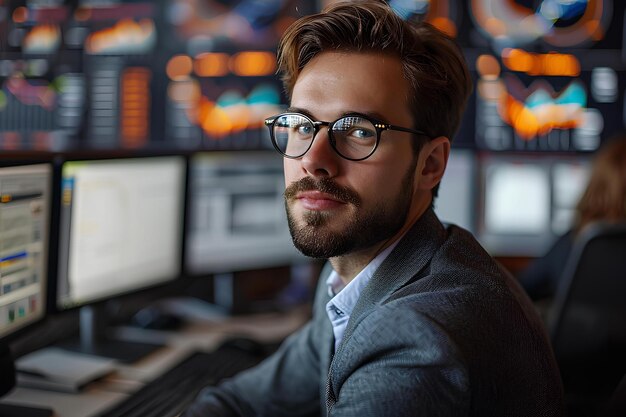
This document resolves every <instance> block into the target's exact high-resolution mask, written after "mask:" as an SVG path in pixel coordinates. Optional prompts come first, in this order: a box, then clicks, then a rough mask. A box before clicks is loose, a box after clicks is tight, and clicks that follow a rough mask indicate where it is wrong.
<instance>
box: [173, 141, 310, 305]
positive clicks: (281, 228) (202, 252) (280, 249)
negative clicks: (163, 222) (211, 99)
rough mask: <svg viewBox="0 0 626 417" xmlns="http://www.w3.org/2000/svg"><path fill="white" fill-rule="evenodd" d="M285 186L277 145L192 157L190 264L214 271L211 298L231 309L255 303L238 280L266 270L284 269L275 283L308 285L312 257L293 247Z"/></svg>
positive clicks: (193, 272)
mask: <svg viewBox="0 0 626 417" xmlns="http://www.w3.org/2000/svg"><path fill="white" fill-rule="evenodd" d="M284 189H285V180H284V175H283V158H282V157H281V156H280V155H278V154H277V153H276V152H273V151H258V152H252V151H248V152H243V151H238V152H198V153H196V154H194V155H193V157H192V158H191V160H190V170H189V200H188V204H189V216H188V228H187V235H186V243H185V270H186V273H187V275H190V276H204V275H206V276H209V275H211V276H212V278H213V280H212V283H213V302H214V303H215V304H216V305H218V306H220V307H222V308H223V309H225V310H227V311H236V310H238V308H239V307H241V308H239V309H243V310H246V308H248V307H250V306H251V304H253V302H252V300H250V299H247V298H246V296H244V295H241V297H239V296H238V295H237V294H239V293H240V291H238V288H240V287H238V286H239V285H240V284H241V285H244V284H243V283H244V281H245V280H244V279H243V276H244V275H245V276H249V275H253V276H255V277H256V276H263V273H262V272H261V271H266V270H268V269H269V268H274V269H278V270H280V273H277V272H276V271H275V272H272V273H273V274H275V275H274V279H273V281H274V282H275V283H276V282H281V281H284V282H283V284H284V285H287V286H288V288H289V291H291V290H294V291H295V292H298V293H305V292H306V291H308V289H307V288H308V287H307V285H305V284H303V283H302V282H300V278H299V277H300V276H302V275H303V274H302V273H301V272H300V271H301V270H302V269H306V266H307V262H308V260H307V258H305V257H304V256H303V255H302V254H301V253H300V252H298V251H297V250H296V249H295V247H294V246H293V243H292V240H291V235H290V233H289V226H288V224H287V216H286V212H285V203H284V198H283V191H284ZM278 275H280V277H279V276H278ZM239 278H241V279H239ZM253 280H256V278H253ZM302 281H304V280H302ZM246 282H247V281H246ZM307 284H308V283H307ZM274 289H275V290H276V291H278V290H280V289H279V288H276V287H274ZM283 289H285V290H287V288H283ZM243 292H245V291H243ZM242 297H243V298H242ZM266 297H270V294H269V292H268V293H266ZM238 306H239V307H238Z"/></svg>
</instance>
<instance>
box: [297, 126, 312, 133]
mask: <svg viewBox="0 0 626 417" xmlns="http://www.w3.org/2000/svg"><path fill="white" fill-rule="evenodd" d="M296 130H297V132H298V133H299V134H301V135H310V134H311V132H312V131H313V126H310V125H300V126H298V127H297V128H296Z"/></svg>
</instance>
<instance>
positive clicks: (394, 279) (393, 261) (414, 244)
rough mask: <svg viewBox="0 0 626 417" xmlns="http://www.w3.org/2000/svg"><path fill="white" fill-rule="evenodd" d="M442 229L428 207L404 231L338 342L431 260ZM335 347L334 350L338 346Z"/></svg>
mask: <svg viewBox="0 0 626 417" xmlns="http://www.w3.org/2000/svg"><path fill="white" fill-rule="evenodd" d="M445 236H446V231H445V229H444V227H443V225H442V224H441V222H440V221H439V219H438V218H437V216H436V215H435V213H434V212H433V210H432V209H431V208H429V209H427V210H426V211H425V212H424V214H422V216H421V217H420V218H419V219H418V220H417V221H416V222H415V224H414V225H413V226H412V227H411V228H410V229H409V230H408V231H407V232H406V234H405V235H404V236H403V237H402V239H401V240H400V242H398V245H397V246H396V247H395V248H394V249H393V251H392V252H391V253H390V254H389V256H388V257H387V258H386V259H385V260H384V261H383V263H382V264H381V265H380V267H378V269H377V270H376V272H375V273H374V275H373V276H372V279H371V280H370V282H369V283H368V284H367V286H366V287H365V288H363V291H362V292H361V295H360V297H359V300H358V301H357V304H356V305H355V307H354V310H353V311H352V314H351V316H350V321H349V322H348V326H347V328H346V331H345V333H344V336H343V339H342V343H341V345H343V344H344V342H345V341H346V340H348V339H349V338H350V336H351V334H352V332H353V331H354V329H355V327H356V326H357V325H358V323H359V322H360V321H361V320H362V319H363V318H364V317H365V316H366V315H367V314H369V313H370V312H371V311H372V310H373V309H374V308H375V307H376V305H378V304H380V303H381V302H383V301H384V300H386V299H387V298H389V296H391V294H393V293H394V292H395V291H397V290H398V289H400V288H401V287H403V286H404V285H406V284H407V283H408V282H409V281H410V280H411V279H412V278H413V277H414V276H415V275H417V274H418V273H419V272H420V271H421V270H422V269H423V268H424V267H425V266H426V265H427V264H428V263H429V262H430V260H431V258H432V257H433V255H434V254H435V252H436V251H437V250H438V249H439V247H440V246H441V245H442V244H443V242H444V240H445ZM341 345H340V346H339V349H338V351H339V350H340V349H341Z"/></svg>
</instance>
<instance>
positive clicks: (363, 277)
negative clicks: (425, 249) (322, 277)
mask: <svg viewBox="0 0 626 417" xmlns="http://www.w3.org/2000/svg"><path fill="white" fill-rule="evenodd" d="M399 241H400V239H397V240H396V241H395V242H394V243H392V244H391V245H389V246H388V247H386V248H385V250H383V251H382V252H380V253H379V254H378V255H376V257H375V258H374V259H372V260H371V261H370V263H368V264H367V265H366V266H365V268H363V269H362V270H361V272H359V273H358V274H357V276H356V277H354V279H352V281H350V282H349V283H348V284H347V285H345V284H344V283H343V281H342V280H341V278H340V277H339V274H338V273H337V272H336V271H335V270H333V271H332V272H331V273H330V275H329V276H328V279H327V280H326V284H327V285H328V294H329V295H330V296H331V297H332V300H331V302H332V304H333V305H334V306H335V307H336V308H337V309H339V310H340V311H342V313H343V314H346V315H350V313H351V312H352V309H353V308H354V306H355V305H356V302H357V300H358V298H359V295H360V294H361V291H362V290H363V288H365V286H366V285H367V283H368V282H369V281H370V279H371V278H372V276H373V275H374V272H376V269H378V267H379V266H380V264H382V263H383V261H384V260H385V258H387V256H388V255H389V254H390V253H391V251H392V250H393V249H394V248H395V247H396V245H397V244H398V242H399Z"/></svg>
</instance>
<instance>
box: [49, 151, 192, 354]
mask: <svg viewBox="0 0 626 417" xmlns="http://www.w3.org/2000/svg"><path fill="white" fill-rule="evenodd" d="M59 181H60V182H61V184H60V185H61V195H60V200H61V201H60V210H59V217H60V219H59V226H60V227H59V253H58V266H57V268H56V270H57V293H56V294H57V295H56V308H57V309H59V310H65V309H70V308H73V307H81V312H80V314H81V329H80V332H81V334H80V336H81V339H82V340H81V343H80V345H76V346H73V348H76V349H78V350H80V351H84V352H90V353H95V354H98V355H102V356H111V357H117V358H119V359H123V360H128V361H133V360H135V359H137V358H138V357H140V356H141V355H142V354H143V352H142V350H141V349H140V348H139V345H138V344H129V345H128V346H127V350H125V347H123V345H122V344H121V342H120V341H115V343H113V344H111V346H109V343H108V342H107V340H108V339H107V337H106V336H107V335H106V334H105V333H104V329H106V323H102V322H100V321H101V320H102V317H98V309H97V306H102V303H98V302H99V301H106V300H109V299H112V298H114V297H118V296H120V295H123V294H127V293H130V292H135V291H138V290H143V289H147V288H150V287H154V286H157V285H159V284H163V283H166V282H169V281H172V280H174V279H176V278H177V277H179V276H180V275H181V268H182V244H183V225H184V199H185V183H186V159H185V157H184V156H176V155H173V156H158V157H157V156H152V157H132V158H130V157H129V158H114V159H97V160H66V161H64V162H62V163H61V166H60V180H59ZM109 348H110V349H109Z"/></svg>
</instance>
